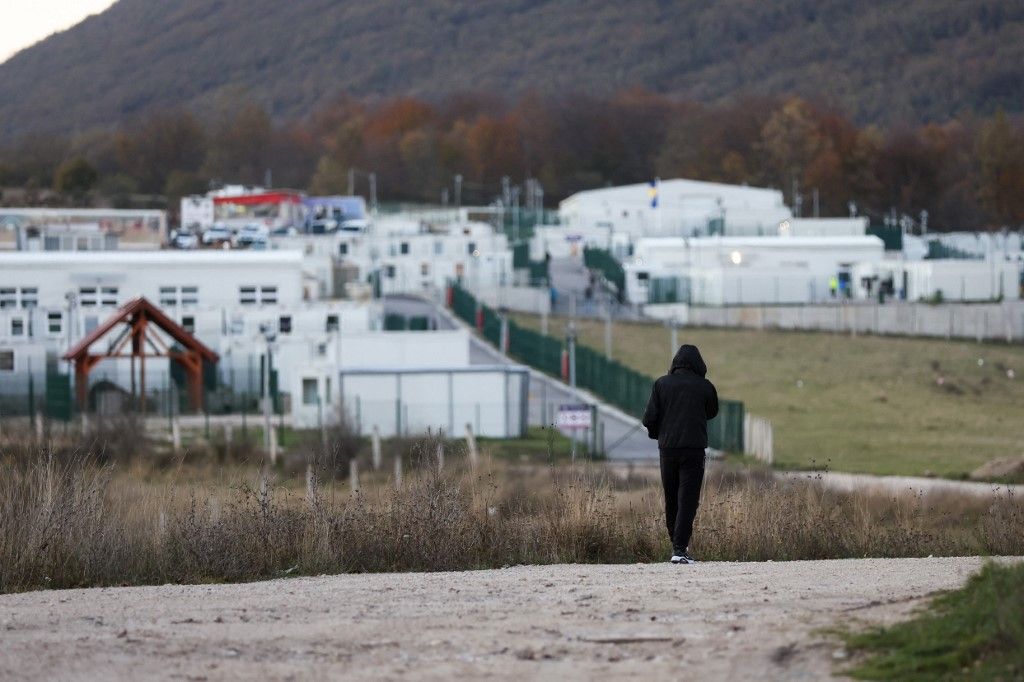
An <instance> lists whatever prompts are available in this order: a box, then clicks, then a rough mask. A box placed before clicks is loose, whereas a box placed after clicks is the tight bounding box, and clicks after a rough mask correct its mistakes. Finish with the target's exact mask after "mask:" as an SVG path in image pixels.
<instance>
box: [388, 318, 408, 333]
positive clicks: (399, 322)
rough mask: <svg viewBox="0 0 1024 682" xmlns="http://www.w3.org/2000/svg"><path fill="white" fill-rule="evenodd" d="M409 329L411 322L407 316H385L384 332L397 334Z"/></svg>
mask: <svg viewBox="0 0 1024 682" xmlns="http://www.w3.org/2000/svg"><path fill="white" fill-rule="evenodd" d="M408 328H409V320H408V319H407V318H406V316H405V315H398V314H397V313H388V314H387V315H385V316H384V331H389V332H397V331H404V330H405V329H408Z"/></svg>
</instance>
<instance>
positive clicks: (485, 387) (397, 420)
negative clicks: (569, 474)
mask: <svg viewBox="0 0 1024 682" xmlns="http://www.w3.org/2000/svg"><path fill="white" fill-rule="evenodd" d="M339 381H340V384H341V390H342V392H343V396H344V398H343V399H344V401H345V402H344V404H345V409H346V411H347V413H348V414H349V415H350V416H351V417H352V419H353V420H357V421H358V423H359V426H360V428H361V430H362V432H363V433H369V432H370V430H372V429H373V427H374V426H376V427H377V428H378V429H379V430H380V432H381V435H384V436H393V435H396V434H397V433H398V430H399V427H400V428H401V433H402V435H408V434H419V433H424V432H426V431H427V429H428V428H429V429H431V430H432V431H435V432H436V431H438V430H439V429H440V430H443V431H444V432H445V433H448V434H456V435H457V436H459V435H461V434H462V433H463V431H464V429H465V426H466V424H471V425H472V427H473V430H474V432H475V433H476V434H477V435H479V436H484V437H489V438H517V437H521V436H523V435H525V427H526V410H527V402H526V400H527V397H528V389H529V372H528V371H527V370H526V368H523V367H516V366H501V367H486V366H480V367H470V368H464V369H463V370H455V371H446V370H443V369H439V370H437V371H431V370H426V371H406V372H403V371H400V370H399V371H394V370H390V369H380V370H363V371H353V372H342V374H341V376H340V379H339Z"/></svg>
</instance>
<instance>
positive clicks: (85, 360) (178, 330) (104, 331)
mask: <svg viewBox="0 0 1024 682" xmlns="http://www.w3.org/2000/svg"><path fill="white" fill-rule="evenodd" d="M115 330H116V336H113V338H112V339H111V341H110V343H109V344H108V345H107V349H106V350H105V351H103V352H99V353H96V352H92V351H91V349H92V347H93V346H94V345H96V344H97V342H99V341H100V340H101V339H103V338H104V337H106V336H107V335H108V334H111V333H112V332H114V331H115ZM157 330H159V331H162V332H163V334H160V333H158V332H157ZM165 336H166V337H167V338H169V339H170V340H171V344H170V345H169V344H168V342H167V339H166V338H165ZM147 357H148V358H170V359H171V360H172V361H173V362H177V363H179V364H180V365H181V366H182V368H183V369H184V370H185V378H186V383H187V386H188V397H189V403H190V404H191V406H192V409H200V408H201V407H202V406H203V362H204V361H205V362H214V363H215V362H217V360H218V357H217V354H216V353H214V352H213V351H212V350H210V349H209V348H207V347H206V346H204V345H203V344H202V343H200V342H199V341H198V340H196V338H195V337H194V336H192V334H190V333H189V332H187V331H185V330H184V329H183V328H182V327H181V325H179V324H178V323H177V322H175V321H174V320H172V319H171V318H170V317H168V316H167V315H166V314H165V313H164V312H163V311H161V310H160V309H159V308H157V307H156V306H155V305H153V304H152V303H150V302H149V300H147V299H146V298H143V297H139V298H136V299H134V300H132V301H129V302H128V303H125V304H124V305H123V306H121V307H120V308H119V309H118V311H117V312H116V313H114V314H113V315H112V316H111V317H110V318H109V319H107V320H106V321H105V322H103V324H101V325H100V326H98V327H96V329H94V330H93V331H92V332H90V333H89V334H87V335H86V336H85V337H84V338H82V339H81V340H80V341H79V342H78V343H76V344H75V345H74V346H73V347H71V348H70V349H69V350H68V352H67V353H65V354H64V359H65V360H69V361H71V362H73V363H74V364H75V391H76V393H77V398H78V406H79V409H82V410H85V409H88V397H89V372H91V371H92V369H93V367H95V366H96V365H98V364H99V362H100V361H101V360H103V359H104V358H131V362H132V387H131V388H132V396H133V397H137V398H138V399H139V409H140V410H145V408H146V358H147ZM136 360H138V391H136V368H135V364H136Z"/></svg>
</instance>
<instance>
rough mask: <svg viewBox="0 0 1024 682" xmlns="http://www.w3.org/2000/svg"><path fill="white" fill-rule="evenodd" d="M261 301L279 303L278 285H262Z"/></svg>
mask: <svg viewBox="0 0 1024 682" xmlns="http://www.w3.org/2000/svg"><path fill="white" fill-rule="evenodd" d="M260 302H261V303H277V287H261V288H260Z"/></svg>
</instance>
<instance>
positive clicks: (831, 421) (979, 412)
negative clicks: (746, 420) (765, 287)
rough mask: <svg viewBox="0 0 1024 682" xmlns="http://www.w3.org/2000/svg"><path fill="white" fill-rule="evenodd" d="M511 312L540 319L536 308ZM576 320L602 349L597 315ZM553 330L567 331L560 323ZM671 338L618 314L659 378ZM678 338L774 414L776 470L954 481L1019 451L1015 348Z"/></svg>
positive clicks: (749, 334) (799, 338)
mask: <svg viewBox="0 0 1024 682" xmlns="http://www.w3.org/2000/svg"><path fill="white" fill-rule="evenodd" d="M516 321H517V322H519V323H521V324H524V325H526V326H528V327H532V328H534V329H538V328H539V319H538V318H536V317H532V316H517V317H516ZM578 328H579V331H580V339H581V341H582V342H583V343H585V344H587V345H589V346H591V347H593V348H596V349H603V348H604V327H603V324H602V323H601V322H598V321H582V322H579V323H578ZM549 329H550V331H551V333H553V334H554V333H557V334H563V333H564V330H565V320H564V319H556V318H552V319H551V320H550V327H549ZM670 340H671V339H670V332H669V330H668V329H666V328H665V327H663V326H660V325H656V324H632V323H616V325H615V329H614V334H613V357H614V358H615V359H616V360H619V361H620V362H623V363H625V364H627V365H629V366H631V367H634V368H635V369H638V370H640V371H642V372H645V373H647V374H650V375H651V376H658V375H660V374H663V373H664V372H665V371H666V370H667V368H668V363H669V360H670ZM679 342H680V343H692V344H695V345H696V346H698V347H699V348H700V350H701V353H702V354H703V355H704V359H705V360H706V361H707V364H708V368H709V370H708V378H710V379H711V380H712V381H714V382H715V384H716V386H717V387H718V391H719V394H720V395H721V396H722V397H726V398H732V399H736V400H742V401H743V402H744V403H745V404H746V408H747V411H748V412H751V413H753V414H757V415H760V416H763V417H767V418H769V419H771V420H772V422H773V424H774V427H775V462H776V465H777V466H779V467H785V468H800V469H803V468H823V467H828V468H830V469H834V470H839V471H850V472H865V473H874V474H911V475H936V476H946V477H954V478H956V477H962V476H964V475H966V474H967V473H969V472H970V471H972V470H973V469H974V468H976V467H977V466H979V465H981V464H983V463H984V462H986V461H988V460H990V459H994V458H996V457H1009V456H1024V347H1022V346H1020V345H1005V344H977V343H973V342H964V341H945V340H926V339H905V338H887V337H872V336H857V337H851V336H848V335H835V334H826V333H802V332H777V331H775V332H773V331H755V330H720V329H685V328H684V329H680V330H679ZM979 360H980V361H982V363H983V364H980V365H979ZM1008 370H1013V372H1014V373H1015V374H1016V377H1015V378H1009V377H1008ZM940 381H941V383H940Z"/></svg>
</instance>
